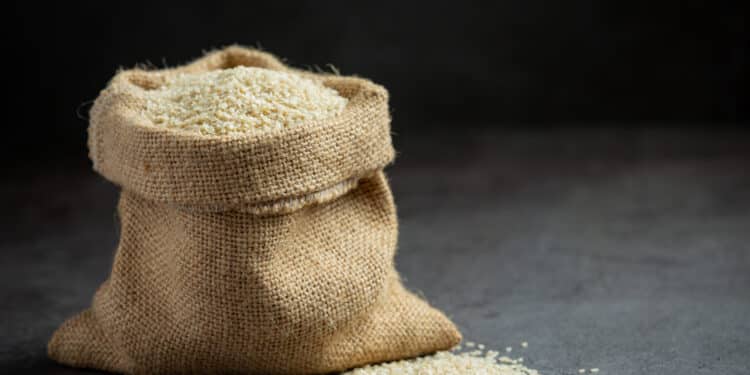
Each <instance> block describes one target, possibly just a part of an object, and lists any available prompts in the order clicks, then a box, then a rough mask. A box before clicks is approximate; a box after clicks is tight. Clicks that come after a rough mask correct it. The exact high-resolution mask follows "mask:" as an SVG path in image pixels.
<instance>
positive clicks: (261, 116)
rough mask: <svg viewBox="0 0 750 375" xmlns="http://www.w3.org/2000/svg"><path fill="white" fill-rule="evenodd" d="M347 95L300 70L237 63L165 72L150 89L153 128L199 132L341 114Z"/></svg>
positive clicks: (263, 126)
mask: <svg viewBox="0 0 750 375" xmlns="http://www.w3.org/2000/svg"><path fill="white" fill-rule="evenodd" d="M346 103H347V99H346V98H344V97H342V96H340V95H339V94H338V92H337V91H336V90H333V89H331V88H328V87H325V86H324V85H323V84H322V83H320V82H317V81H313V80H310V79H306V78H304V77H302V76H300V75H298V74H294V73H287V72H281V71H275V70H270V69H263V68H255V67H245V66H238V67H235V68H231V69H224V70H214V71H209V72H204V73H181V74H177V75H173V76H169V77H168V78H167V79H166V82H165V84H164V85H162V86H160V87H158V88H156V89H154V90H151V91H149V95H148V99H147V101H146V107H145V114H146V116H147V117H148V118H150V119H151V121H152V122H153V124H154V125H155V126H160V127H166V128H171V129H179V130H185V131H190V132H195V133H200V134H203V135H230V134H242V133H248V132H253V131H263V130H270V129H280V128H287V127H291V126H297V125H300V124H303V123H306V122H310V121H315V120H323V119H326V118H330V117H334V116H336V115H338V114H340V113H341V111H342V110H343V109H344V107H345V106H346Z"/></svg>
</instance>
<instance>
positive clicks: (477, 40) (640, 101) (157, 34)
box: [3, 0, 749, 160]
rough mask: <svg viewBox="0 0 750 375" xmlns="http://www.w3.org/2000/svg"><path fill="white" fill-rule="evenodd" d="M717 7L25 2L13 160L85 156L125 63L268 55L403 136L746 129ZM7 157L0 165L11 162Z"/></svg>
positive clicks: (535, 0) (739, 79)
mask: <svg viewBox="0 0 750 375" xmlns="http://www.w3.org/2000/svg"><path fill="white" fill-rule="evenodd" d="M741 4H742V2H739V1H737V2H724V3H721V2H716V1H676V2H669V1H652V2H643V3H639V2H634V1H552V0H529V1H499V2H487V3H485V4H477V3H473V4H472V3H467V2H458V1H456V2H422V3H420V4H415V3H412V2H406V1H393V2H384V1H380V2H373V3H369V4H367V5H366V4H364V3H362V4H360V3H359V2H351V1H349V2H327V1H304V2H296V3H295V2H281V1H272V2H252V1H242V2H233V3H219V2H216V1H213V2H211V1H207V2H188V1H182V2H180V3H175V4H165V3H157V2H151V3H140V4H139V3H135V2H120V3H115V2H109V1H97V2H85V3H75V4H73V3H69V2H56V3H55V4H40V3H37V2H19V3H15V4H13V5H12V8H13V9H12V13H10V14H9V15H8V14H7V13H6V17H7V18H9V19H8V23H6V25H5V26H4V27H8V25H9V24H12V25H11V26H10V29H9V30H6V31H7V32H6V35H9V36H10V49H9V50H7V49H6V51H7V52H6V53H8V52H9V53H10V55H9V56H13V57H14V59H10V60H11V61H12V62H13V64H15V66H14V67H13V68H12V69H11V70H9V71H8V73H7V74H8V76H7V77H6V79H9V80H10V81H11V82H12V85H13V86H14V90H13V91H12V92H15V93H16V94H14V95H12V96H11V98H10V100H9V104H10V108H11V109H12V112H13V113H21V114H23V116H22V117H23V118H22V119H20V120H14V121H17V122H16V123H15V124H12V125H13V126H7V130H6V132H5V136H4V137H3V138H4V139H5V143H6V147H4V148H3V151H4V152H5V153H8V154H10V155H12V156H13V160H22V159H23V160H31V159H34V158H36V159H44V158H48V157H49V156H50V155H52V153H54V155H72V156H76V157H80V156H81V155H83V153H84V152H85V143H84V142H85V127H86V121H85V119H81V118H79V116H78V115H77V114H76V112H77V111H78V112H79V113H80V115H81V117H85V116H86V112H87V110H88V107H87V102H88V101H90V100H92V99H94V98H95V97H96V95H97V93H98V91H99V90H100V89H101V88H102V87H104V85H105V84H106V83H107V80H108V79H109V78H110V77H111V76H112V75H113V73H114V72H115V71H116V69H118V68H119V67H132V66H134V65H135V64H137V63H147V62H150V63H151V64H153V65H155V66H162V65H164V64H167V65H176V64H180V63H183V62H186V61H188V60H190V59H192V58H195V57H198V56H199V55H200V54H201V53H202V51H203V50H208V49H211V48H216V47H221V46H224V45H227V44H232V43H239V44H244V45H251V46H262V47H263V48H264V49H266V50H268V51H270V52H273V53H275V54H277V55H280V56H282V57H285V58H286V59H287V60H288V62H290V63H291V64H293V65H296V66H300V67H304V66H314V65H318V66H320V67H322V68H325V67H326V64H328V63H333V64H335V66H336V67H337V68H338V69H339V70H341V72H342V73H343V74H358V75H361V76H365V77H368V78H371V79H373V80H375V81H377V82H379V83H381V84H383V85H385V86H386V87H388V88H389V89H390V91H391V95H392V108H393V112H394V130H395V131H396V132H397V133H399V132H400V133H408V132H409V131H410V130H411V129H420V130H429V129H435V128H437V127H441V126H445V124H451V126H462V127H473V126H519V124H520V125H522V126H537V127H542V128H545V127H549V126H554V125H555V124H576V126H599V125H600V124H612V123H616V124H633V125H638V124H640V125H642V124H660V125H670V124H680V125H685V124H688V125H691V124H692V125H695V124H714V125H715V124H719V125H721V124H725V125H726V124H731V125H737V124H742V123H744V122H746V121H747V119H748V110H747V108H744V107H743V104H744V103H746V102H747V101H748V89H747V69H746V62H747V47H746V44H747V43H748V40H749V38H748V32H747V31H746V26H745V20H746V16H747V14H746V12H745V9H743V8H744V6H741ZM6 160H7V159H6Z"/></svg>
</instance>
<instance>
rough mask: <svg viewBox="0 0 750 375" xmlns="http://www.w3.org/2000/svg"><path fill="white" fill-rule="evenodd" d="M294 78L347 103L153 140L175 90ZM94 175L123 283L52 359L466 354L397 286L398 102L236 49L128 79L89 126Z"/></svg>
mask: <svg viewBox="0 0 750 375" xmlns="http://www.w3.org/2000/svg"><path fill="white" fill-rule="evenodd" d="M238 65H247V66H258V67H264V68H268V69H276V70H285V71H294V72H295V73H297V74H304V75H305V76H306V77H308V78H311V79H316V80H320V81H321V82H323V84H325V85H327V86H328V87H331V88H334V89H336V90H338V92H339V93H340V94H341V95H342V96H345V97H347V98H348V99H349V103H348V105H347V107H346V108H345V110H344V112H343V113H342V114H341V115H340V116H337V117H335V118H333V119H331V120H329V121H320V122H317V123H311V124H306V125H301V126H297V127H293V128H289V129H283V130H279V131H275V130H269V131H266V132H258V133H253V134H247V135H243V136H240V137H237V136H234V137H218V136H216V137H207V136H200V135H193V134H189V133H178V132H174V131H170V130H166V129H162V128H157V127H154V126H150V125H149V124H148V120H147V119H146V118H145V117H144V116H143V114H142V112H141V111H140V108H142V106H143V101H144V92H146V90H149V89H153V88H155V87H158V86H159V85H160V83H161V82H163V80H164V77H166V76H167V75H169V74H175V73H176V72H200V71H206V70H211V69H221V68H229V67H233V66H238ZM89 148H90V156H91V159H92V160H93V163H94V169H95V170H96V171H97V172H99V173H100V174H102V175H103V176H104V177H105V178H107V179H109V180H110V181H112V182H114V183H115V184H117V185H119V186H120V187H122V192H121V194H120V201H119V205H118V210H119V217H120V221H121V238H120V242H119V245H118V248H117V253H116V256H115V259H114V263H113V266H112V272H111V275H110V277H109V279H108V280H106V281H105V282H104V283H103V284H102V286H101V287H100V288H99V290H98V291H97V292H96V295H95V296H94V299H93V302H92V305H91V307H90V308H89V309H87V310H85V311H83V312H81V313H80V314H78V315H77V316H75V317H73V318H71V319H70V320H68V321H66V322H65V323H64V324H63V325H62V326H61V327H60V328H59V329H58V330H57V332H55V334H54V335H53V337H52V339H51V340H50V342H49V347H48V351H49V356H50V357H51V358H53V359H54V360H56V361H58V362H61V363H64V364H67V365H70V366H76V367H87V368H96V369H103V370H109V371H114V372H121V373H200V374H210V373H251V374H255V373H257V374H275V373H280V374H281V373H301V374H302V373H326V372H332V371H341V370H345V369H347V368H351V367H355V366H359V365H363V364H367V363H372V362H381V361H388V360H394V359H400V358H405V357H412V356H418V355H420V354H425V353H429V352H433V351H436V350H441V349H447V348H450V347H452V346H454V345H455V344H457V343H458V342H459V341H460V334H459V333H458V331H457V330H456V328H455V327H454V325H453V324H452V323H451V322H450V321H449V320H448V319H447V318H446V317H445V316H444V315H443V314H442V313H440V312H439V311H437V310H436V309H434V308H432V307H430V306H429V305H428V304H427V303H426V302H424V301H422V300H420V299H419V298H417V297H416V296H414V295H413V294H411V293H410V292H408V291H406V290H405V289H404V288H403V286H402V285H401V282H400V280H399V276H398V274H397V272H396V271H395V268H394V264H393V257H394V252H395V248H396V237H397V221H396V212H395V207H394V203H393V198H392V196H391V192H390V189H389V186H388V182H387V181H386V178H385V176H384V174H383V171H382V169H383V167H384V166H386V165H387V164H389V163H390V162H391V161H392V159H393V156H394V151H393V147H392V145H391V139H390V117H389V112H388V94H387V92H386V90H385V89H384V88H383V87H381V86H378V85H376V84H373V83H372V82H370V81H367V80H364V79H359V78H352V77H339V76H335V75H324V74H312V73H308V72H302V71H296V70H292V69H290V68H287V67H286V66H284V65H283V64H281V63H280V62H279V61H278V60H277V59H276V58H274V57H273V56H271V55H269V54H266V53H263V52H259V51H255V50H248V49H243V48H240V47H230V48H227V49H224V50H221V51H218V52H214V53H211V54H208V55H206V56H205V57H203V58H201V59H199V60H197V61H195V62H193V63H191V64H189V65H186V66H183V67H180V68H176V69H166V70H157V71H144V70H130V71H124V72H121V73H119V74H117V75H116V76H115V77H114V79H113V80H112V81H111V83H110V84H109V86H108V87H107V88H106V89H105V90H104V91H102V93H101V95H100V96H99V98H98V99H97V100H96V103H95V104H94V107H93V108H92V110H91V124H90V127H89Z"/></svg>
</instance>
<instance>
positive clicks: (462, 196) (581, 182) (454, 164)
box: [0, 127, 750, 375]
mask: <svg viewBox="0 0 750 375" xmlns="http://www.w3.org/2000/svg"><path fill="white" fill-rule="evenodd" d="M701 129H703V130H701ZM395 139H396V141H395V142H396V146H397V148H398V149H399V156H398V158H397V161H396V162H395V164H394V165H392V166H390V167H389V168H388V170H387V172H388V175H389V177H390V181H391V184H392V188H393V191H394V195H395V198H396V203H397V206H398V210H399V219H400V237H399V241H400V242H399V248H398V255H397V258H396V263H397V268H398V269H399V271H400V272H401V274H402V275H403V278H404V280H405V283H406V285H407V286H408V287H409V288H410V289H412V290H414V291H417V292H418V293H420V294H421V295H422V296H424V297H425V298H426V299H427V300H429V301H430V303H431V304H433V305H434V306H437V307H439V308H441V309H443V310H444V311H445V312H446V313H447V314H448V315H449V316H450V317H451V318H452V319H454V321H455V322H456V323H457V324H458V326H459V327H460V329H461V331H462V332H463V334H464V337H465V338H466V339H468V340H471V341H475V342H478V343H483V344H485V345H486V347H487V348H491V349H500V350H503V349H504V348H505V347H508V346H512V347H513V348H514V349H513V352H512V354H513V355H514V356H523V357H524V358H525V363H526V365H527V366H528V367H531V368H535V369H538V370H540V372H541V373H542V374H577V373H578V369H579V368H593V367H597V368H599V369H600V370H601V371H600V372H599V374H602V375H604V374H623V375H624V374H646V373H654V374H660V375H668V374H675V375H685V374H738V375H739V374H744V375H746V374H750V133H749V132H743V131H741V130H739V129H734V130H732V129H719V130H714V131H709V130H708V128H707V127H704V128H698V129H696V128H691V129H674V128H673V129H649V128H638V129H630V130H626V129H621V128H603V129H588V130H587V129H560V130H548V131H542V130H523V129H520V128H517V129H505V130H489V129H484V130H482V129H478V130H471V131H468V130H467V131H466V132H465V133H462V134H461V135H459V136H456V135H454V134H449V133H446V132H444V131H443V132H441V131H438V132H436V133H433V134H416V133H409V134H403V135H397V136H396V137H395ZM0 184H1V185H0V196H2V197H3V198H2V201H3V202H2V204H3V208H4V209H3V215H2V222H0V224H1V226H0V228H2V236H1V237H0V373H46V374H78V373H95V372H91V371H88V372H82V371H80V370H75V369H71V368H67V367H64V366H60V365H57V364H55V363H54V362H52V361H50V360H48V359H47V358H46V356H45V344H46V340H47V339H48V338H49V336H50V334H51V333H52V331H53V330H54V329H55V328H56V327H57V326H58V325H59V324H60V323H62V321H63V320H64V319H65V318H67V317H69V316H71V315H72V314H74V313H75V312H77V311H79V310H81V309H83V308H84V307H86V306H87V305H88V303H89V302H90V299H91V297H92V295H93V293H94V291H95V289H96V288H97V286H98V285H99V284H100V283H101V282H102V281H103V280H104V279H105V278H106V277H107V274H108V271H109V267H110V264H111V261H112V256H113V251H114V248H115V246H116V244H117V228H116V221H115V216H114V207H115V202H116V199H117V188H116V187H115V186H114V185H112V184H110V183H108V182H106V181H104V180H103V179H101V178H99V177H98V176H96V175H95V174H94V173H93V172H91V171H90V170H89V168H88V165H87V164H86V163H85V160H80V161H78V162H74V163H71V162H55V161H49V162H46V163H41V164H35V165H33V166H30V167H23V166H21V167H18V168H17V170H16V171H15V172H14V175H13V178H9V179H5V180H3V181H2V182H0ZM523 341H527V342H528V343H529V346H528V348H525V349H524V348H521V346H520V343H521V342H523Z"/></svg>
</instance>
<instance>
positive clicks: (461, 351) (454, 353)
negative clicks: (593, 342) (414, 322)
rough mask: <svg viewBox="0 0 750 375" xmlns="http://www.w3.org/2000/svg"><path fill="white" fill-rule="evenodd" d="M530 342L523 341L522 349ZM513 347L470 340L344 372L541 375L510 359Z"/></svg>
mask: <svg viewBox="0 0 750 375" xmlns="http://www.w3.org/2000/svg"><path fill="white" fill-rule="evenodd" d="M528 347H529V343H528V342H526V341H524V342H522V343H521V348H522V350H525V349H526V348H528ZM511 352H513V347H510V346H508V347H506V348H505V354H504V355H500V352H498V351H495V350H485V346H484V345H482V344H476V343H473V342H471V341H469V342H467V343H466V344H465V345H464V347H461V346H460V345H459V346H456V347H455V348H453V349H452V350H451V351H441V352H437V353H435V354H432V355H429V356H424V357H419V358H413V359H406V360H401V361H395V362H388V363H382V364H378V365H368V366H364V367H360V368H356V369H353V370H350V371H348V372H345V373H344V374H342V375H463V374H476V375H540V374H541V373H540V372H539V371H537V370H534V369H531V368H528V367H526V366H525V365H524V359H523V357H516V358H511V357H510V353H511ZM598 372H599V369H598V368H591V369H585V368H582V369H578V373H579V374H584V373H592V374H596V373H598Z"/></svg>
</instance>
